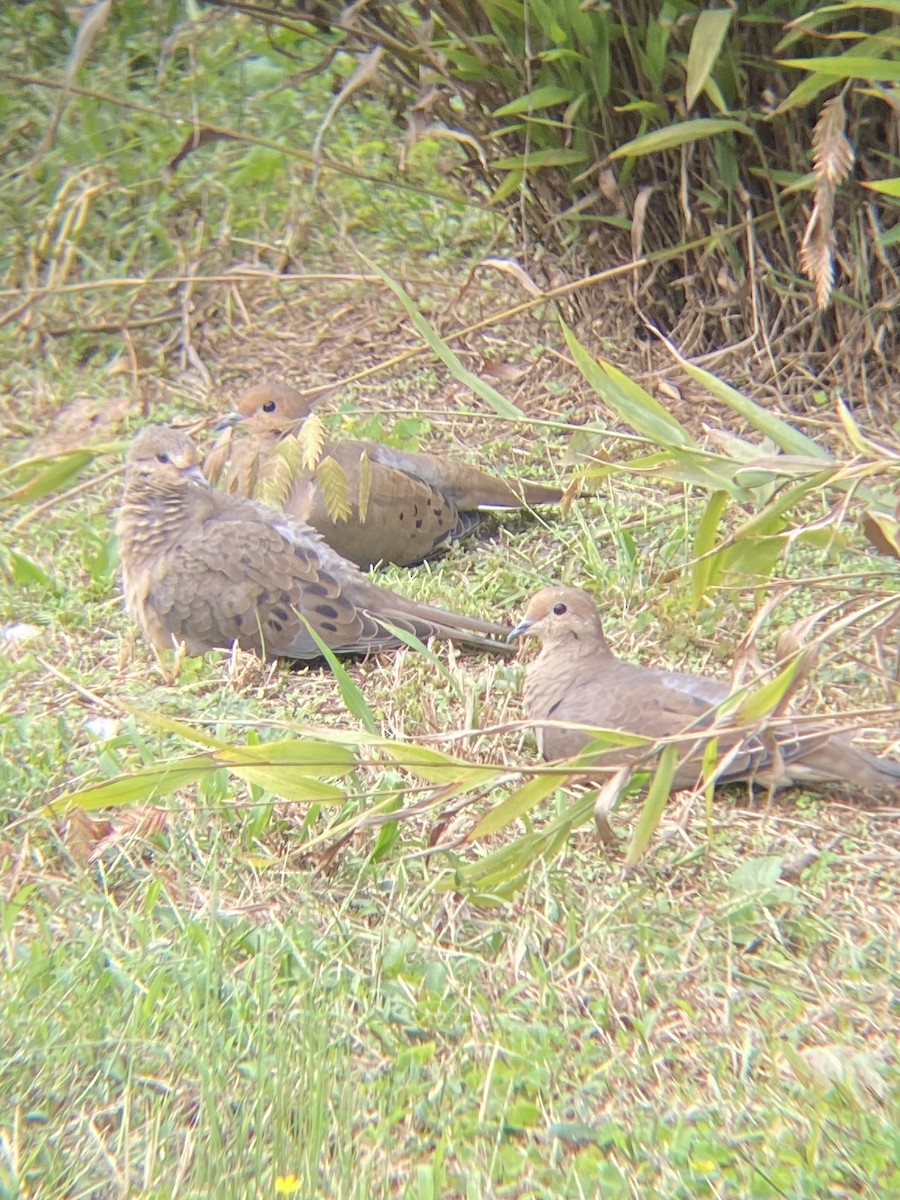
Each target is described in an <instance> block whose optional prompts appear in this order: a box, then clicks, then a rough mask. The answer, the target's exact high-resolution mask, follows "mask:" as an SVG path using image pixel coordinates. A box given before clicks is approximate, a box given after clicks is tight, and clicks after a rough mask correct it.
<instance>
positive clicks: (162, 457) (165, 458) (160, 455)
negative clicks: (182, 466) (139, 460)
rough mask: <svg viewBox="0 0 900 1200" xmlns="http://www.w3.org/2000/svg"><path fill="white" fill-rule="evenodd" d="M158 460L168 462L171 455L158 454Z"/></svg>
mask: <svg viewBox="0 0 900 1200" xmlns="http://www.w3.org/2000/svg"><path fill="white" fill-rule="evenodd" d="M156 461H157V462H161V463H167V462H168V461H169V456H168V454H157V456H156Z"/></svg>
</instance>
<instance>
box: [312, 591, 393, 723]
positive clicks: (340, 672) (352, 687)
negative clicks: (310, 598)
mask: <svg viewBox="0 0 900 1200" xmlns="http://www.w3.org/2000/svg"><path fill="white" fill-rule="evenodd" d="M297 616H298V617H299V618H300V620H301V621H302V622H303V624H304V625H305V626H306V628H307V629H308V630H309V636H310V637H311V638H312V640H313V641H314V642H315V643H316V645H317V646H318V648H319V650H320V652H321V654H322V657H323V658H324V659H325V661H326V662H327V663H328V665H329V667H330V668H331V673H332V675H333V676H334V678H335V680H336V681H337V685H338V691H339V692H340V693H341V699H342V700H343V701H344V704H345V705H346V706H347V709H348V711H349V712H351V713H352V714H353V716H354V717H356V719H357V721H359V722H360V723H361V724H362V726H363V727H364V728H365V729H367V730H368V732H369V733H377V732H378V726H377V724H376V722H375V717H374V715H373V713H372V710H371V708H369V706H368V704H367V703H366V698H365V696H364V695H363V694H362V692H361V691H360V689H359V687H358V686H357V684H356V682H355V681H354V680H353V679H351V678H350V676H349V675H348V673H347V669H346V667H345V666H344V664H343V663H342V662H341V660H340V659H339V658H338V657H337V655H336V654H335V653H334V651H333V650H332V649H331V647H330V646H329V645H327V643H325V642H324V641H323V640H322V639H321V638H320V637H319V635H318V633H316V631H315V629H313V627H312V625H311V624H310V622H309V620H308V619H307V618H306V617H305V616H304V615H303V613H301V612H298V613H297Z"/></svg>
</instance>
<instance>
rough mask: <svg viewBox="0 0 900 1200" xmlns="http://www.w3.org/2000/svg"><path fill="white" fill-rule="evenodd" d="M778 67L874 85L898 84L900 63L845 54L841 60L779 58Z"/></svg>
mask: <svg viewBox="0 0 900 1200" xmlns="http://www.w3.org/2000/svg"><path fill="white" fill-rule="evenodd" d="M777 62H778V65H779V66H780V67H793V68H794V69H795V70H797V71H810V72H811V73H812V74H813V75H824V76H827V78H829V79H869V80H872V81H873V82H876V83H900V62H895V61H894V60H892V59H889V58H873V57H871V56H868V55H861V54H847V55H845V56H844V57H843V58H829V57H823V58H780V59H778V60H777Z"/></svg>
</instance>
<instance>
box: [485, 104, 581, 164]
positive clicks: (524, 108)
mask: <svg viewBox="0 0 900 1200" xmlns="http://www.w3.org/2000/svg"><path fill="white" fill-rule="evenodd" d="M571 99H572V91H571V88H565V87H559V86H558V85H556V84H547V85H546V86H544V87H538V88H535V89H534V90H533V91H531V92H527V93H526V94H525V95H524V96H517V97H516V98H515V100H510V102H509V103H508V104H501V106H500V107H499V108H495V109H494V113H493V115H494V116H495V117H511V116H514V115H515V114H516V113H531V112H536V111H537V110H538V109H541V108H552V107H553V106H554V105H556V104H568V103H569V101H570V100H571ZM495 165H496V164H495Z"/></svg>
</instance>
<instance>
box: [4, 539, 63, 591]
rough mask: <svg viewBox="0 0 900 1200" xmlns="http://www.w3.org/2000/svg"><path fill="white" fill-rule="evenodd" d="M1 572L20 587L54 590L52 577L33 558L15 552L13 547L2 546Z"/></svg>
mask: <svg viewBox="0 0 900 1200" xmlns="http://www.w3.org/2000/svg"><path fill="white" fill-rule="evenodd" d="M0 571H2V572H3V573H4V574H5V575H7V576H8V577H9V578H10V579H12V580H13V582H14V583H17V584H18V585H19V587H40V588H48V589H52V587H53V584H52V583H51V582H50V576H49V575H48V574H47V572H46V571H45V570H44V569H43V567H41V566H39V565H38V564H37V563H36V562H35V561H34V559H33V558H29V557H28V556H27V555H26V554H21V553H20V552H19V551H18V550H13V548H12V546H4V545H2V544H0Z"/></svg>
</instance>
